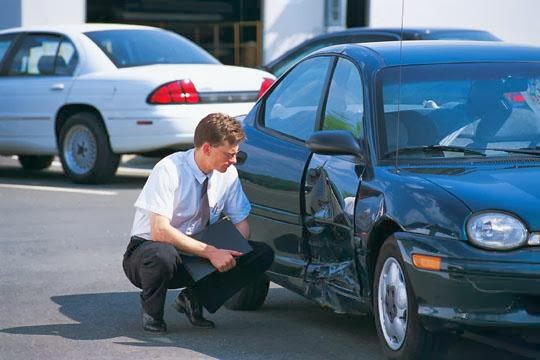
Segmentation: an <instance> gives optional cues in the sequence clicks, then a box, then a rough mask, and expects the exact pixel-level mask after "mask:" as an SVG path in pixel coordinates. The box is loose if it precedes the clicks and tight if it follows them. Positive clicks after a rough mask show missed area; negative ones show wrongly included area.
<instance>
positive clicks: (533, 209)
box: [408, 164, 540, 231]
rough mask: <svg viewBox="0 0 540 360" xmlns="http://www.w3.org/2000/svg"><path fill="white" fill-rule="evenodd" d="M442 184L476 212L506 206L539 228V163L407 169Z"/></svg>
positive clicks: (532, 226)
mask: <svg viewBox="0 0 540 360" xmlns="http://www.w3.org/2000/svg"><path fill="white" fill-rule="evenodd" d="M408 171H411V172H414V173H415V175H419V176H421V177H423V178H424V179H426V180H428V181H430V182H432V183H434V184H436V185H439V186H441V187H442V188H444V189H445V190H446V191H448V192H449V193H451V194H453V195H454V196H456V197H457V198H459V199H460V200H461V201H463V203H465V204H466V205H467V206H468V207H469V208H470V209H471V210H472V211H473V212H476V211H482V210H503V211H509V212H512V213H514V214H516V215H518V216H519V217H520V218H521V219H522V220H524V221H525V222H526V223H527V224H528V225H529V229H530V230H532V231H540V215H539V211H538V209H539V208H540V183H539V180H538V179H539V178H540V164H538V165H530V166H522V167H516V166H497V167H496V166H489V167H481V168H441V167H437V168H435V167H433V168H418V169H408Z"/></svg>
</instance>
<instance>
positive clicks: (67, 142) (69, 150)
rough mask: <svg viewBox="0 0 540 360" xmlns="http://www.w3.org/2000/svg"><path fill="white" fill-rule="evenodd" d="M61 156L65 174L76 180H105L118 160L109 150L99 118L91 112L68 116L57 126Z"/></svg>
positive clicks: (101, 181) (107, 138) (98, 181)
mask: <svg viewBox="0 0 540 360" xmlns="http://www.w3.org/2000/svg"><path fill="white" fill-rule="evenodd" d="M60 159H61V160H62V166H63V167H64V171H65V172H66V174H67V175H68V176H69V177H70V178H71V180H73V181H74V182H77V183H104V182H106V181H107V180H109V179H110V178H111V177H112V176H113V175H114V173H115V172H116V169H117V168H118V163H119V162H120V155H118V154H115V153H113V152H112V150H111V147H110V144H109V137H108V136H107V132H106V131H105V128H104V126H103V124H102V123H101V121H100V119H98V117H97V116H96V115H94V114H92V113H87V112H84V113H77V114H75V115H72V116H71V117H69V119H68V120H67V121H66V123H65V124H64V126H62V128H61V130H60Z"/></svg>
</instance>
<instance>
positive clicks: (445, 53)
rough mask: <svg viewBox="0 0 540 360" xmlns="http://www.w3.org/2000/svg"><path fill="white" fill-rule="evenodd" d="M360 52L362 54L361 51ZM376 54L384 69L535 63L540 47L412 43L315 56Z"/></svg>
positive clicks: (388, 43) (349, 47) (350, 48)
mask: <svg viewBox="0 0 540 360" xmlns="http://www.w3.org/2000/svg"><path fill="white" fill-rule="evenodd" d="M362 49H363V50H364V51H362ZM366 49H369V50H370V51H371V52H374V53H376V54H377V57H378V60H379V61H382V62H383V63H384V65H383V66H396V65H400V64H401V65H413V64H426V63H429V64H431V63H457V62H462V63H463V62H538V61H540V47H536V46H529V45H520V44H512V43H505V42H489V41H462V40H459V41H454V40H452V41H447V40H413V41H403V42H401V41H385V42H375V43H358V44H342V45H335V46H330V47H327V48H323V49H320V50H318V51H316V52H315V53H321V52H328V51H332V50H333V51H334V52H335V51H339V52H343V53H346V54H349V55H351V56H353V57H354V54H355V53H357V52H360V51H361V52H362V54H365V50H366Z"/></svg>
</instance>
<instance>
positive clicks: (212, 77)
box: [110, 64, 275, 92]
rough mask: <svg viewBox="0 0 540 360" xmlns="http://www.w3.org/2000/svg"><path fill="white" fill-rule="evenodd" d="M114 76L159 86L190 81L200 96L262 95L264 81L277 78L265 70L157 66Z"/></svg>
mask: <svg viewBox="0 0 540 360" xmlns="http://www.w3.org/2000/svg"><path fill="white" fill-rule="evenodd" d="M114 72H115V73H114V78H116V79H118V80H121V79H133V78H137V79H139V80H141V81H145V82H153V83H154V84H155V85H156V86H158V85H161V84H164V83H166V82H169V81H174V80H182V79H189V80H191V81H192V82H193V84H194V85H195V87H196V89H197V91H199V92H210V91H259V90H260V88H261V84H262V81H263V79H264V78H270V79H274V78H275V77H274V75H272V74H270V73H267V72H265V71H262V70H257V69H251V68H246V67H239V66H229V65H221V64H157V65H147V66H136V67H129V68H121V69H117V70H115V71H114ZM110 75H112V74H110Z"/></svg>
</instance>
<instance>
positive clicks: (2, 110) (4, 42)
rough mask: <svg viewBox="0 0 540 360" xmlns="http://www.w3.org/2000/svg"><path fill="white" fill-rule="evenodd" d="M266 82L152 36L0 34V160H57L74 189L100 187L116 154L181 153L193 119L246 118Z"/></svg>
mask: <svg viewBox="0 0 540 360" xmlns="http://www.w3.org/2000/svg"><path fill="white" fill-rule="evenodd" d="M274 79H275V78H274V76H273V75H271V74H269V73H267V72H264V71H261V70H256V69H250V68H242V67H235V66H226V65H223V64H221V63H220V62H219V61H218V60H216V59H215V58H214V57H212V56H211V55H210V54H209V53H207V52H206V51H205V50H203V49H202V48H200V47H199V46H197V45H195V44H194V43H192V42H191V41H189V40H187V39H186V38H184V37H182V36H180V35H177V34H175V33H172V32H169V31H165V30H162V29H157V28H152V27H146V26H134V25H112V24H82V25H70V26H55V27H52V26H50V27H49V26H47V27H45V26H43V27H22V28H15V29H7V30H3V31H0V155H18V156H19V161H20V163H21V164H22V166H23V167H24V168H25V169H31V170H40V169H44V168H46V167H48V166H49V165H50V164H51V161H52V159H53V156H54V155H56V154H58V155H59V156H60V159H61V161H62V165H63V167H64V171H65V172H66V173H67V175H68V176H69V177H70V178H71V179H72V180H73V181H75V182H85V183H100V182H105V181H107V180H108V179H109V178H110V177H111V176H113V175H114V173H115V172H116V169H117V167H118V163H119V160H120V155H121V154H126V153H137V154H141V153H149V152H153V151H156V150H159V151H161V150H164V149H167V150H177V149H185V148H189V147H191V146H192V144H193V132H194V129H195V126H196V125H197V123H198V122H199V120H200V119H202V118H203V117H204V116H206V115H207V114H209V113H213V112H223V113H227V114H229V115H231V116H236V115H241V114H246V113H248V112H249V110H250V109H251V107H252V106H253V104H254V102H255V101H256V100H257V98H258V97H259V96H260V95H261V94H262V93H263V92H264V91H265V90H266V89H267V88H268V87H269V86H270V85H271V84H272V82H273V80H274Z"/></svg>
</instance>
